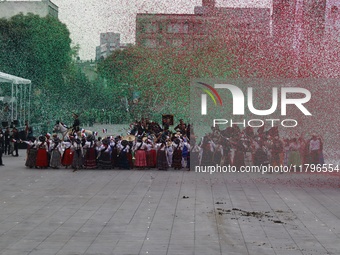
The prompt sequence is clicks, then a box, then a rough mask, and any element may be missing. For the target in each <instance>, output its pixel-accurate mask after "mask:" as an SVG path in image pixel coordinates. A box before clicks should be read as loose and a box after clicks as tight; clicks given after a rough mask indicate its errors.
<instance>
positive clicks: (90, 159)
mask: <svg viewBox="0 0 340 255" xmlns="http://www.w3.org/2000/svg"><path fill="white" fill-rule="evenodd" d="M95 148H96V143H95V141H94V136H93V135H88V136H87V137H86V142H85V144H84V146H83V153H84V168H85V169H95V168H97V162H96V149H95Z"/></svg>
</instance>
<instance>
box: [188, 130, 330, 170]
mask: <svg viewBox="0 0 340 255" xmlns="http://www.w3.org/2000/svg"><path fill="white" fill-rule="evenodd" d="M191 159H192V164H195V165H203V166H204V165H214V164H219V165H222V166H223V165H232V166H236V167H238V168H239V167H241V166H253V165H255V166H260V165H269V164H270V165H272V166H290V165H293V166H297V167H300V166H301V167H302V168H303V167H305V166H306V165H308V164H313V165H317V164H324V157H323V140H322V138H321V137H320V136H318V135H316V134H312V135H311V137H310V138H304V136H303V135H299V134H295V135H292V136H290V137H281V136H280V134H279V131H278V128H277V127H273V128H270V129H269V130H267V131H264V128H263V127H262V128H259V129H258V130H257V132H254V130H253V128H251V127H247V128H245V129H244V130H240V128H239V127H238V126H236V125H235V126H233V127H228V128H226V129H225V130H220V129H219V128H218V127H216V128H212V132H211V133H209V134H206V135H205V136H204V137H203V139H202V140H201V141H200V142H198V143H193V142H192V150H191Z"/></svg>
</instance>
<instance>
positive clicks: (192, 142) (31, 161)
mask: <svg viewBox="0 0 340 255" xmlns="http://www.w3.org/2000/svg"><path fill="white" fill-rule="evenodd" d="M73 117H74V125H73V126H72V132H70V134H69V135H67V136H66V137H65V138H64V139H62V138H59V137H58V135H57V134H53V135H51V134H49V133H47V134H46V135H41V136H39V137H38V138H35V137H33V136H32V132H31V130H30V129H29V126H28V124H27V125H26V129H25V134H26V135H27V139H25V140H22V139H20V138H19V137H18V132H17V130H16V129H15V128H13V129H12V131H10V130H9V128H6V130H5V132H4V133H1V134H0V137H1V139H2V140H1V141H2V145H1V149H2V150H1V151H2V152H3V153H5V154H6V153H10V152H9V149H8V146H9V142H10V141H15V143H14V146H15V148H14V150H13V151H12V153H13V155H14V156H17V155H18V144H19V143H26V144H27V155H26V166H27V167H29V168H48V167H50V168H56V169H58V168H62V167H64V168H70V169H73V170H74V171H77V170H79V169H132V168H137V169H146V168H156V169H160V170H167V169H168V168H174V169H186V170H190V166H192V167H193V168H194V167H195V166H209V165H216V164H218V165H220V166H228V165H231V166H236V167H240V166H253V165H256V166H259V165H268V164H271V165H272V166H280V165H285V166H287V165H294V166H303V165H304V164H323V163H324V158H323V140H322V138H321V137H320V136H317V135H316V134H313V135H312V136H311V137H310V138H308V139H305V138H304V137H303V136H302V135H294V136H292V137H281V136H280V135H279V131H278V128H277V127H273V128H270V129H269V130H267V131H265V130H264V127H262V128H258V130H257V131H256V132H255V131H254V130H253V128H251V127H247V128H245V129H243V130H241V129H240V128H239V127H238V126H237V125H234V126H233V127H228V128H226V129H225V130H220V129H219V128H218V126H217V127H215V128H213V127H212V128H211V132H210V133H207V134H206V135H205V136H203V137H202V138H198V137H197V136H195V134H194V131H193V128H192V127H191V126H190V124H185V123H184V122H183V120H180V121H179V124H178V125H177V126H175V127H174V128H173V130H172V131H171V130H170V125H169V123H162V126H161V125H159V124H158V123H156V122H153V121H150V120H149V119H147V118H146V119H144V118H142V119H141V120H140V121H135V122H134V123H132V124H131V125H130V129H129V132H128V134H127V135H126V136H120V135H109V136H105V137H97V136H96V135H94V134H92V135H86V134H85V133H81V132H79V131H80V128H79V125H80V122H79V119H78V115H76V114H74V116H73ZM190 162H191V163H190ZM0 165H2V162H0Z"/></svg>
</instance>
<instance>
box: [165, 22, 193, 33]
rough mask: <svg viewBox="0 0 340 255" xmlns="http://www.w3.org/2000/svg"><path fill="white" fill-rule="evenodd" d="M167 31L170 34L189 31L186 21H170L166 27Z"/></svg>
mask: <svg viewBox="0 0 340 255" xmlns="http://www.w3.org/2000/svg"><path fill="white" fill-rule="evenodd" d="M167 32H168V33H172V34H177V33H185V34H186V33H188V32H189V24H188V23H170V24H168V27H167Z"/></svg>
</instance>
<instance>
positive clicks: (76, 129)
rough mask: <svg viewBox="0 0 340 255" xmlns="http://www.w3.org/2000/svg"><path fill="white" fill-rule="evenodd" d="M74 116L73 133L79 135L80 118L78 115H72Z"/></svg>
mask: <svg viewBox="0 0 340 255" xmlns="http://www.w3.org/2000/svg"><path fill="white" fill-rule="evenodd" d="M72 116H73V119H74V120H73V125H72V131H73V132H72V133H78V132H79V131H80V120H79V116H78V114H76V113H72Z"/></svg>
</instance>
